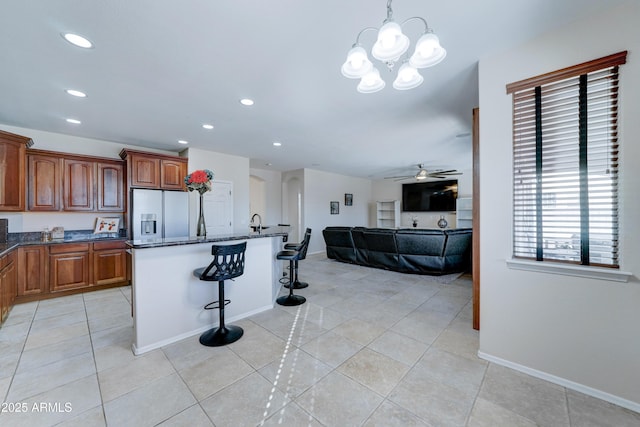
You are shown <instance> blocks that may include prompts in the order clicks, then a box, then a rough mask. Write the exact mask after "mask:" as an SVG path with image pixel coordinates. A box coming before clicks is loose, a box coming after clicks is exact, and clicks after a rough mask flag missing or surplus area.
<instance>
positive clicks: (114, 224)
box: [93, 217, 120, 234]
mask: <svg viewBox="0 0 640 427" xmlns="http://www.w3.org/2000/svg"><path fill="white" fill-rule="evenodd" d="M119 226H120V218H118V217H115V218H103V217H98V218H96V226H95V229H94V230H93V233H94V234H99V233H118V232H119V229H118V227H119Z"/></svg>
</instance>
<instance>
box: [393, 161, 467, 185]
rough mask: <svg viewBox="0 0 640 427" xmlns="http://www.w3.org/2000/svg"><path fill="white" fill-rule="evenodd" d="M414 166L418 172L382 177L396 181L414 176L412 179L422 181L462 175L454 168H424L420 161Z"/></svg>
mask: <svg viewBox="0 0 640 427" xmlns="http://www.w3.org/2000/svg"><path fill="white" fill-rule="evenodd" d="M416 166H418V172H417V173H415V174H413V175H403V176H386V177H385V178H384V179H395V180H396V181H401V180H403V179H410V178H414V179H417V180H418V181H423V180H425V179H427V178H440V179H442V178H447V177H450V176H453V175H462V173H460V172H458V171H457V170H455V169H449V170H434V171H429V170H427V169H425V168H424V165H423V164H422V163H419V164H417V165H416Z"/></svg>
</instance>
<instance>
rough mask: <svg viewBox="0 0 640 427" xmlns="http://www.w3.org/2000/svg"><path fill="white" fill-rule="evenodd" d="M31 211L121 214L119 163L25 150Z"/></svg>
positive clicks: (121, 188)
mask: <svg viewBox="0 0 640 427" xmlns="http://www.w3.org/2000/svg"><path fill="white" fill-rule="evenodd" d="M27 163H28V201H29V202H28V209H29V210H30V211H60V210H64V211H71V212H78V211H80V212H124V210H125V204H124V164H123V162H122V161H120V160H110V159H102V158H99V157H90V156H73V155H70V154H65V153H57V152H53V151H42V150H28V152H27Z"/></svg>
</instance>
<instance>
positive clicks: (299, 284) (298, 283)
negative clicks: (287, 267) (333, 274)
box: [284, 228, 311, 289]
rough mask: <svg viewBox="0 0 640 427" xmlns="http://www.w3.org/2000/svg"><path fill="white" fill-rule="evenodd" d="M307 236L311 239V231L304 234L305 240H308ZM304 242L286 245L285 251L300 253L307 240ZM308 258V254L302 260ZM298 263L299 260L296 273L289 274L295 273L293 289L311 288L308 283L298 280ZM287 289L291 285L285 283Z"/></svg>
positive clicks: (295, 269)
mask: <svg viewBox="0 0 640 427" xmlns="http://www.w3.org/2000/svg"><path fill="white" fill-rule="evenodd" d="M307 235H308V236H309V238H311V229H310V228H307V230H306V231H305V232H304V239H307ZM304 239H303V240H302V242H300V243H286V244H285V245H284V249H285V250H290V251H300V249H302V245H303V244H304V242H305V240H304ZM305 258H306V253H305V256H304V257H303V258H300V259H305ZM298 261H299V260H295V261H294V262H295V268H294V271H290V272H289V274H293V273H294V272H295V275H294V276H293V289H304V288H306V287H307V286H309V284H308V283H307V282H301V281H300V280H298ZM284 287H285V288H288V287H289V283H285V285H284Z"/></svg>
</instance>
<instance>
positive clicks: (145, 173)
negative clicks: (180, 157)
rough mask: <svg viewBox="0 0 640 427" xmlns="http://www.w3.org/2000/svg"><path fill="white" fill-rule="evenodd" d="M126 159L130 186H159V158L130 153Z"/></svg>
mask: <svg viewBox="0 0 640 427" xmlns="http://www.w3.org/2000/svg"><path fill="white" fill-rule="evenodd" d="M127 161H128V162H129V173H130V175H131V176H130V183H131V187H142V188H160V159H157V158H152V157H145V156H138V155H131V156H130V157H129V158H128V159H127Z"/></svg>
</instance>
